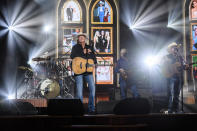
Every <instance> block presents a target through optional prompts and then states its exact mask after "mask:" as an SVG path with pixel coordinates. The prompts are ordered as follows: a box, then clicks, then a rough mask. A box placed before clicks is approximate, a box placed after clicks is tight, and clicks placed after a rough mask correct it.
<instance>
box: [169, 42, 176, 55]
mask: <svg viewBox="0 0 197 131" xmlns="http://www.w3.org/2000/svg"><path fill="white" fill-rule="evenodd" d="M172 47H178V44H177V43H176V42H172V43H171V44H169V45H168V48H167V51H168V52H169V53H170V52H171V49H172Z"/></svg>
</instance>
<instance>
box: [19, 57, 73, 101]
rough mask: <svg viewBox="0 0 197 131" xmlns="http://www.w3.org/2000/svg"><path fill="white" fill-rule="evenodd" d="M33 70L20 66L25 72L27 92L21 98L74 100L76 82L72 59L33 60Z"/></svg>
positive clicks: (38, 58)
mask: <svg viewBox="0 0 197 131" xmlns="http://www.w3.org/2000/svg"><path fill="white" fill-rule="evenodd" d="M32 61H34V62H36V64H35V66H34V67H33V68H28V67H24V66H19V69H22V70H25V74H24V81H23V85H25V91H24V93H22V95H21V96H20V98H22V99H28V98H47V99H52V98H73V94H74V89H73V88H74V86H75V80H74V78H73V73H72V70H71V59H68V58H56V59H53V60H50V59H49V58H40V57H37V58H33V59H32Z"/></svg>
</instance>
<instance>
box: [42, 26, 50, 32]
mask: <svg viewBox="0 0 197 131" xmlns="http://www.w3.org/2000/svg"><path fill="white" fill-rule="evenodd" d="M43 30H44V32H50V31H51V26H50V25H46V26H44V28H43Z"/></svg>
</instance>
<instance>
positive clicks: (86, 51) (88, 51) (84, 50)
mask: <svg viewBox="0 0 197 131" xmlns="http://www.w3.org/2000/svg"><path fill="white" fill-rule="evenodd" d="M90 52H92V51H91V50H90V49H83V53H84V54H86V53H88V54H89V53H90Z"/></svg>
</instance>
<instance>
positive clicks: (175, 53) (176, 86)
mask: <svg viewBox="0 0 197 131" xmlns="http://www.w3.org/2000/svg"><path fill="white" fill-rule="evenodd" d="M179 48H180V47H179V45H178V44H176V43H175V42H173V43H171V44H170V45H168V48H167V51H168V53H169V54H167V55H166V56H164V59H163V62H162V66H163V74H164V76H165V77H166V80H167V88H168V97H169V98H168V99H169V103H168V111H167V112H166V113H177V112H180V110H179V94H180V90H181V88H182V86H183V70H184V69H187V68H188V65H187V64H186V63H185V62H184V60H183V58H182V57H181V56H180V54H179Z"/></svg>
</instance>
